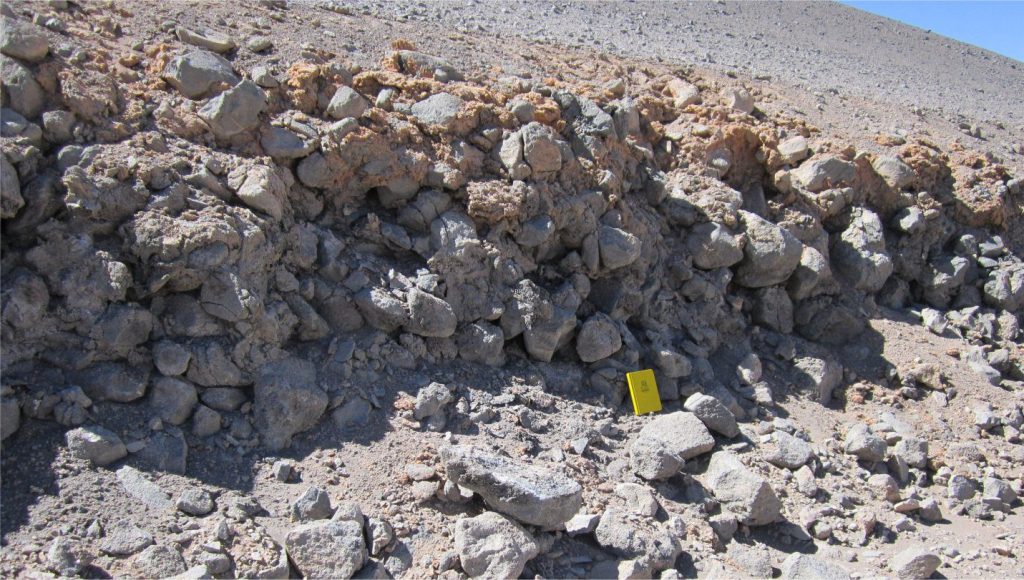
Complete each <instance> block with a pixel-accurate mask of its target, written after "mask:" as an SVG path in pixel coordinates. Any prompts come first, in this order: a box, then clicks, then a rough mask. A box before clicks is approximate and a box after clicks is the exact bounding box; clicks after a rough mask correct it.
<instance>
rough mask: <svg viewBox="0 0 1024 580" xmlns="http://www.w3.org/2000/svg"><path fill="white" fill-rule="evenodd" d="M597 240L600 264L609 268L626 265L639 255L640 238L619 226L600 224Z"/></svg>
mask: <svg viewBox="0 0 1024 580" xmlns="http://www.w3.org/2000/svg"><path fill="white" fill-rule="evenodd" d="M597 242H598V248H599V249H600V252H601V264H603V265H604V267H605V268H607V269H609V270H616V269H618V268H623V267H625V266H628V265H630V264H632V263H633V262H635V261H636V260H637V258H639V257H640V251H641V246H642V244H641V242H640V239H639V238H637V237H636V236H634V235H633V234H631V233H629V232H627V231H624V230H620V229H619V228H613V227H610V226H601V228H600V230H599V231H598V236H597Z"/></svg>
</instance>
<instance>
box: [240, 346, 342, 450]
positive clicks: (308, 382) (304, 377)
mask: <svg viewBox="0 0 1024 580" xmlns="http://www.w3.org/2000/svg"><path fill="white" fill-rule="evenodd" d="M254 393H255V404H254V406H253V411H254V414H255V425H256V428H257V429H258V430H259V431H260V433H261V434H262V435H263V442H264V444H266V445H267V447H269V448H270V449H274V450H278V449H283V448H285V447H287V446H288V445H290V444H291V440H292V436H293V435H295V434H296V433H300V432H302V431H305V430H307V429H310V428H311V427H313V426H314V425H316V423H317V421H319V420H320V416H321V415H323V413H324V411H325V410H326V409H327V403H328V397H327V393H325V392H324V391H323V390H322V389H320V386H319V385H318V384H317V380H316V368H315V367H314V366H313V364H312V363H310V362H308V361H305V360H300V359H297V358H290V359H285V360H282V361H277V362H273V363H267V364H265V365H263V367H262V368H261V369H260V372H259V375H258V377H257V379H256V384H255V387H254Z"/></svg>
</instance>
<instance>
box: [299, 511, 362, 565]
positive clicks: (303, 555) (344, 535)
mask: <svg viewBox="0 0 1024 580" xmlns="http://www.w3.org/2000/svg"><path fill="white" fill-rule="evenodd" d="M284 545H285V550H286V551H287V552H288V559H289V560H291V562H292V564H294V565H295V568H296V569H297V570H298V571H299V573H300V574H302V575H303V576H304V577H306V578H342V579H347V578H351V577H352V576H353V575H355V573H356V572H358V571H359V569H360V568H362V567H363V564H365V563H366V559H367V553H366V542H365V540H364V539H363V526H362V525H361V524H358V523H356V522H349V521H341V522H333V521H324V522H314V523H310V524H304V525H301V526H298V527H297V528H294V529H292V530H291V531H289V532H288V535H287V536H286V537H285V543H284Z"/></svg>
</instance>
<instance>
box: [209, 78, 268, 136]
mask: <svg viewBox="0 0 1024 580" xmlns="http://www.w3.org/2000/svg"><path fill="white" fill-rule="evenodd" d="M266 108H267V97H266V95H265V94H264V93H263V89H261V88H259V87H258V86H256V83H254V82H252V81H250V80H244V81H242V82H240V83H238V84H237V85H235V86H234V87H232V88H230V89H228V90H226V91H224V92H223V93H221V94H219V95H217V96H216V97H214V98H213V99H211V100H210V102H208V103H206V104H205V105H203V107H202V108H201V109H199V117H200V118H201V119H202V120H204V121H206V123H207V124H208V125H209V126H210V130H211V131H213V134H214V135H216V136H217V138H219V139H230V138H231V137H234V136H235V135H238V134H240V133H245V132H247V131H251V130H252V129H255V128H256V127H258V126H259V123H260V113H262V112H263V111H264V110H266Z"/></svg>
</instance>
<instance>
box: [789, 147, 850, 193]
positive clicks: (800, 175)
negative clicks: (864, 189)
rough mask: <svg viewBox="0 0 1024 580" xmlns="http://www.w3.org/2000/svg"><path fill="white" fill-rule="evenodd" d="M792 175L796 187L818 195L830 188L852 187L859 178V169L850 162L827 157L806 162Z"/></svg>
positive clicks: (792, 172) (791, 173)
mask: <svg viewBox="0 0 1024 580" xmlns="http://www.w3.org/2000/svg"><path fill="white" fill-rule="evenodd" d="M790 175H791V176H792V177H793V181H794V183H795V184H796V185H799V186H801V187H803V188H804V189H806V190H807V191H811V192H814V193H817V192H819V191H824V190H826V189H828V188H830V187H844V186H848V185H852V184H853V180H854V179H855V178H856V177H857V168H856V166H854V164H853V163H850V162H849V161H843V160H842V159H840V158H838V157H832V156H826V157H819V158H815V159H811V160H810V161H806V162H804V163H803V164H802V165H800V167H797V168H796V169H794V170H793V171H791V172H790Z"/></svg>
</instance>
